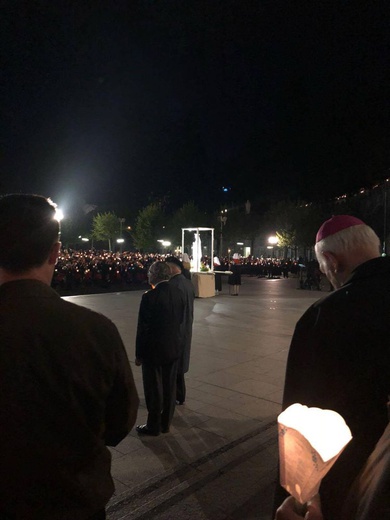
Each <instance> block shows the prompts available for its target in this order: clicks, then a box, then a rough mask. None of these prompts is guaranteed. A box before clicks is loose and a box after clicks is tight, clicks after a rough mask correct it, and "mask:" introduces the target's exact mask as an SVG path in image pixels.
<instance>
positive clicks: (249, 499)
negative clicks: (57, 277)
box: [66, 276, 324, 520]
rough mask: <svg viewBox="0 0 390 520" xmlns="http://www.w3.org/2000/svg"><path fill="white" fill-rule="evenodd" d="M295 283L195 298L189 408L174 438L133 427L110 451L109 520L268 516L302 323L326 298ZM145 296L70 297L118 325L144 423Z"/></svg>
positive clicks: (265, 283)
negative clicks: (140, 319)
mask: <svg viewBox="0 0 390 520" xmlns="http://www.w3.org/2000/svg"><path fill="white" fill-rule="evenodd" d="M297 286H298V284H297V279H296V278H288V279H265V278H260V279H258V278H252V277H246V276H243V277H242V286H241V291H240V295H239V296H238V297H233V296H230V295H229V288H228V285H227V284H226V279H225V280H224V285H223V290H222V292H221V293H220V294H219V295H218V296H215V297H212V298H205V299H196V300H195V321H194V329H193V342H192V352H191V364H190V372H189V373H188V374H187V376H186V382H187V401H186V403H185V405H183V406H177V407H176V411H175V416H174V419H173V424H172V427H171V432H170V433H168V434H161V435H160V436H159V437H146V438H145V437H139V436H138V435H137V433H136V432H135V431H134V430H133V431H132V432H131V433H130V434H129V435H128V436H127V437H126V438H125V439H124V440H123V441H122V442H121V443H120V444H119V445H118V446H116V448H115V449H112V450H111V451H112V457H113V460H112V474H113V477H114V480H115V486H116V490H115V495H114V496H113V498H112V500H111V502H110V504H109V506H108V509H107V511H108V519H109V520H135V519H137V520H141V519H142V520H146V519H148V520H149V519H160V520H161V519H166V520H168V519H183V520H185V519H199V520H204V519H213V520H222V519H226V520H243V519H245V520H249V519H253V520H254V519H256V520H262V519H264V520H265V519H269V518H270V512H271V507H272V498H273V488H274V482H275V474H276V467H277V435H276V426H275V424H276V423H275V421H276V416H277V415H278V413H279V412H280V404H281V398H282V388H283V382H284V371H285V363H286V358H287V353H288V347H289V343H290V339H291V335H292V333H293V330H294V326H295V323H296V322H297V320H298V319H299V317H300V316H301V315H302V313H303V312H304V311H305V310H306V309H307V308H308V306H309V305H310V304H311V303H312V302H314V301H315V300H317V299H318V298H320V297H321V296H323V295H324V293H321V292H317V291H302V290H299V289H297ZM141 295H142V292H141V291H139V292H138V291H137V292H122V293H112V294H104V295H102V294H99V295H88V296H72V297H67V298H66V299H67V300H70V301H73V302H74V303H77V304H79V305H83V306H85V307H89V308H91V309H93V310H96V311H98V312H101V313H103V314H105V315H106V316H108V317H109V318H111V319H112V320H113V321H114V323H115V324H116V325H117V327H118V329H119V331H120V333H121V335H122V338H123V340H124V343H125V346H126V349H127V353H128V356H129V359H130V361H131V363H132V368H133V373H134V377H135V381H136V384H137V388H138V392H139V395H140V400H141V404H140V409H139V413H138V419H137V424H143V423H144V422H146V416H147V412H146V409H145V401H144V397H143V390H142V376H141V370H140V368H139V367H136V366H135V365H134V363H133V361H134V340H135V331H136V324H137V316H138V307H139V302H140V299H141Z"/></svg>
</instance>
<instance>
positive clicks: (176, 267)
mask: <svg viewBox="0 0 390 520" xmlns="http://www.w3.org/2000/svg"><path fill="white" fill-rule="evenodd" d="M165 261H166V263H167V264H168V265H169V267H170V270H171V274H179V273H182V272H183V271H184V265H183V262H181V260H179V259H178V258H176V256H168V257H167V258H166V259H165Z"/></svg>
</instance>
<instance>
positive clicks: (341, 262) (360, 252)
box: [315, 215, 380, 288]
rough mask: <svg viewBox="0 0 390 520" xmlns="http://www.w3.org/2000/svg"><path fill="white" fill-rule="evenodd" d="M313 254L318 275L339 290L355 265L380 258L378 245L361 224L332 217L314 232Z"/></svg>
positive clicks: (349, 216)
mask: <svg viewBox="0 0 390 520" xmlns="http://www.w3.org/2000/svg"><path fill="white" fill-rule="evenodd" d="M315 253H316V256H317V260H318V263H319V265H320V269H321V271H322V272H323V273H324V274H325V275H326V277H327V278H328V280H329V281H330V282H331V283H332V285H333V286H334V287H335V288H339V287H341V286H342V285H343V284H344V283H345V282H346V281H347V280H348V278H349V277H350V276H351V274H352V272H353V271H354V269H356V268H357V267H358V266H359V265H361V264H363V263H364V262H367V261H368V260H372V259H373V258H377V257H379V256H380V241H379V238H378V236H377V235H376V233H375V231H374V230H373V229H372V228H371V227H370V226H367V224H365V223H364V222H363V221H362V220H360V219H358V218H356V217H353V216H351V215H335V216H333V217H332V218H330V219H329V220H326V221H325V222H324V223H323V224H322V226H321V227H320V229H319V230H318V233H317V236H316V244H315Z"/></svg>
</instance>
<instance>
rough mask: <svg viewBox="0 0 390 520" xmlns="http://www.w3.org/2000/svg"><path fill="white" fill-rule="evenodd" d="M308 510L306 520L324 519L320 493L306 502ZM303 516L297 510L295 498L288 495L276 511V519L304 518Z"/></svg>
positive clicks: (295, 519) (299, 519)
mask: <svg viewBox="0 0 390 520" xmlns="http://www.w3.org/2000/svg"><path fill="white" fill-rule="evenodd" d="M306 506H307V512H306V514H305V517H304V518H305V520H324V517H323V516H322V512H321V502H320V497H319V495H316V496H315V497H313V498H312V499H311V500H309V502H308V503H307V504H306ZM302 518H303V517H302V516H300V515H298V514H297V513H296V512H295V498H294V497H288V498H286V500H285V501H284V502H283V504H282V505H281V506H279V507H278V509H277V511H276V516H275V520H302Z"/></svg>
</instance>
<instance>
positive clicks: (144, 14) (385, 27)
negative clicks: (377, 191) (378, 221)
mask: <svg viewBox="0 0 390 520" xmlns="http://www.w3.org/2000/svg"><path fill="white" fill-rule="evenodd" d="M2 5H3V6H4V7H3V12H2V15H1V44H2V46H1V47H2V62H3V63H4V66H3V70H2V75H3V82H2V83H3V86H2V112H3V118H2V130H1V141H2V143H1V170H0V192H9V191H27V192H31V191H33V192H38V193H43V194H45V195H47V196H51V197H52V198H53V199H54V200H55V201H56V202H59V203H62V204H65V205H66V203H67V201H68V200H76V199H81V200H84V201H86V202H88V203H92V204H97V205H98V207H99V208H104V209H112V210H116V209H117V208H119V207H124V206H125V205H127V206H128V207H131V208H132V209H133V210H135V209H138V208H140V207H143V206H145V205H146V204H147V203H148V202H149V201H150V200H151V199H152V198H153V197H162V196H167V195H168V198H167V200H168V201H169V202H170V203H171V206H172V207H178V206H180V205H181V204H182V203H183V202H185V201H187V200H191V199H192V200H194V201H195V202H196V203H198V204H199V205H201V206H202V207H204V208H209V209H210V208H212V209H214V208H215V209H219V207H220V204H221V203H222V201H223V194H222V192H221V187H222V186H226V185H228V186H231V188H232V191H231V193H230V197H231V199H236V200H243V201H244V200H246V199H248V198H249V199H250V200H255V199H259V200H261V198H262V197H264V196H265V195H267V194H268V193H273V192H275V191H277V193H278V195H280V197H285V196H290V197H292V198H301V199H305V200H315V199H318V198H323V197H328V196H333V195H339V194H342V193H344V192H345V191H354V190H358V189H359V188H360V187H362V186H366V187H369V186H371V185H372V184H373V183H375V182H376V181H378V180H379V181H380V180H382V179H384V178H385V177H387V176H388V169H389V168H390V161H389V149H390V148H389V137H390V132H389V41H390V40H389V14H390V4H389V2H388V1H387V0H385V1H370V2H366V5H364V2H361V1H359V2H358V1H343V0H338V1H335V2H333V1H328V0H327V1H322V0H321V1H316V0H310V1H304V0H297V1H295V0H288V1H278V0H271V1H262V0H259V1H246V0H238V1H230V0H223V1H213V0H208V1H201V0H199V1H192V0H159V1H157V0H156V1H152V0H149V1H147V0H144V1H129V2H124V1H120V0H115V1H110V2H99V1H97V0H96V1H90V2H87V1H85V2H84V1H83V2H57V1H55V0H51V1H47V2H39V1H34V2H33V1H29V2H18V1H16V0H14V1H12V2H6V3H4V2H3V3H2ZM88 6H90V7H88Z"/></svg>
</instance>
